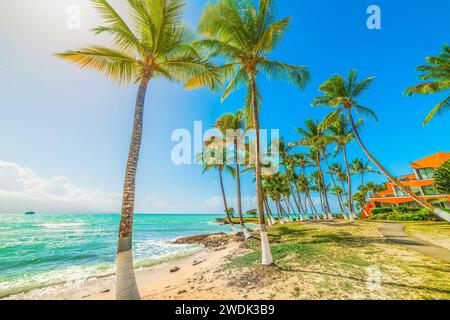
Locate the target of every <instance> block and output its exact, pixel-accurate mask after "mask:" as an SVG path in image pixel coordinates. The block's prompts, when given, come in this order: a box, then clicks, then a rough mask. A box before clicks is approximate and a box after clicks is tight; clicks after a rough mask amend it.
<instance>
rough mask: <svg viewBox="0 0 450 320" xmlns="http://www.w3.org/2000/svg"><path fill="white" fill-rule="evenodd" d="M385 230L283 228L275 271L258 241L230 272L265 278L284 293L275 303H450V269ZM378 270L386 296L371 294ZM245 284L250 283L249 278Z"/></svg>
mask: <svg viewBox="0 0 450 320" xmlns="http://www.w3.org/2000/svg"><path fill="white" fill-rule="evenodd" d="M415 225H416V226H419V227H421V228H425V229H426V228H428V227H429V226H434V230H440V229H442V232H448V228H449V227H448V226H447V225H442V224H440V223H432V222H426V223H422V222H421V223H415ZM379 226H380V224H378V223H375V222H363V221H359V222H357V223H355V224H354V225H350V224H346V223H344V222H335V223H308V224H302V223H292V224H285V225H277V226H275V227H273V228H271V229H270V230H269V239H270V242H271V249H272V255H273V257H274V260H275V263H276V266H275V267H274V269H273V270H271V272H267V270H264V269H263V268H261V266H260V264H259V262H260V259H261V252H260V243H259V242H258V241H250V242H247V243H246V244H245V247H246V248H247V253H246V254H244V255H241V256H239V257H236V258H234V259H233V260H231V261H230V263H229V264H228V265H227V267H226V268H227V269H228V270H234V272H233V274H235V275H241V276H242V277H250V276H251V277H252V278H255V279H256V278H258V273H261V274H262V276H261V278H263V280H262V282H263V283H262V284H261V285H262V286H266V287H272V290H275V292H278V293H273V294H275V298H285V299H286V298H287V299H290V298H295V299H297V298H300V299H342V298H346V299H450V279H449V278H448V274H449V272H450V265H449V264H448V263H446V262H445V261H441V260H437V259H433V258H431V257H427V256H424V255H422V254H420V253H417V252H415V251H411V250H409V249H406V248H404V247H402V246H401V245H396V244H393V243H390V242H388V241H387V240H385V239H384V238H383V237H382V236H381V234H380V233H379V232H378V228H379ZM440 232H441V231H439V233H440ZM374 267H375V268H378V269H379V270H381V273H382V278H383V287H382V289H381V290H380V291H371V290H369V289H368V288H367V285H366V282H367V277H368V270H370V268H374ZM237 270H240V272H237V273H236V271H237ZM236 277H239V276H236ZM264 279H266V280H264ZM237 281H238V280H237ZM264 281H265V282H264ZM238 282H239V281H238ZM239 283H246V282H245V279H244V280H243V281H241V282H239ZM299 284H303V285H299ZM275 285H277V288H275V287H274V286H275ZM283 288H285V289H286V290H287V291H288V292H290V293H289V294H290V296H289V295H288V296H286V295H284V294H282V293H279V292H284V291H286V290H285V289H283ZM266 289H267V288H266ZM298 289H300V290H298ZM269 291H270V290H269Z"/></svg>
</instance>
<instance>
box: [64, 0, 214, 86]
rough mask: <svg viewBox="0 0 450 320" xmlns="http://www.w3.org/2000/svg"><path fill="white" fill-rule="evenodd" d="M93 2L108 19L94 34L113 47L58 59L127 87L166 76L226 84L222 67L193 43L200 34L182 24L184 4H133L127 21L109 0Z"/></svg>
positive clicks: (173, 0) (175, 0)
mask: <svg viewBox="0 0 450 320" xmlns="http://www.w3.org/2000/svg"><path fill="white" fill-rule="evenodd" d="M91 2H92V4H93V6H94V8H95V9H96V10H97V12H98V13H99V15H100V17H101V18H102V20H103V24H102V25H101V26H100V27H97V28H95V29H94V30H93V32H94V33H95V34H96V35H99V34H108V35H109V36H110V37H111V39H112V43H111V44H110V45H109V46H108V47H105V46H101V45H94V46H90V47H87V48H83V49H79V50H70V51H66V52H63V53H58V54H56V56H57V57H60V58H63V59H65V60H68V61H70V62H72V63H74V64H77V65H78V66H80V67H82V68H90V69H94V70H96V71H98V72H100V73H103V74H104V75H106V77H108V78H110V79H113V80H116V81H118V82H120V83H125V84H128V83H130V82H140V81H141V80H143V79H147V80H151V79H157V78H163V79H167V80H170V81H177V82H184V83H186V82H187V81H189V83H190V84H191V85H192V84H193V83H194V84H195V87H205V86H208V87H210V88H211V89H214V88H216V87H217V86H221V85H222V78H221V77H220V76H219V74H218V70H217V68H215V66H214V65H213V64H211V63H209V62H208V58H207V56H206V55H202V52H200V51H199V50H197V48H194V46H193V45H192V41H193V40H195V35H194V33H193V32H191V31H190V30H189V29H188V28H187V27H186V25H185V23H184V21H183V13H184V8H185V5H186V3H185V1H184V0H167V1H157V0H133V1H128V5H129V12H130V17H129V18H128V19H126V18H122V17H121V15H120V14H119V13H118V12H117V11H116V10H115V9H114V8H113V7H112V6H111V5H110V4H109V2H108V1H106V0H92V1H91ZM128 22H129V24H128Z"/></svg>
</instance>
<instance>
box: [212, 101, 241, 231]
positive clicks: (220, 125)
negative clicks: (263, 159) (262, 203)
mask: <svg viewBox="0 0 450 320" xmlns="http://www.w3.org/2000/svg"><path fill="white" fill-rule="evenodd" d="M245 119H246V118H245V114H244V112H243V111H241V110H239V111H237V112H236V113H227V114H224V115H223V116H221V117H220V118H219V119H218V120H217V121H216V124H215V125H214V127H215V128H217V129H218V130H219V131H220V132H221V133H222V134H223V135H224V137H226V143H227V144H231V146H232V147H233V154H234V159H233V160H234V164H235V174H234V176H235V178H236V192H237V209H238V216H239V223H240V225H241V228H242V230H243V231H246V230H247V229H246V227H245V224H244V216H243V213H242V195H241V173H240V170H241V169H240V164H241V162H242V159H241V157H240V152H241V151H245V150H243V149H245V145H244V141H243V139H244V135H245V131H246V129H247V128H246V126H245Z"/></svg>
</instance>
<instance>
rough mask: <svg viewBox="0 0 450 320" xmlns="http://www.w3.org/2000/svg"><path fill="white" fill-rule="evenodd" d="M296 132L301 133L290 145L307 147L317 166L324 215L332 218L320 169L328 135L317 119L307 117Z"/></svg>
mask: <svg viewBox="0 0 450 320" xmlns="http://www.w3.org/2000/svg"><path fill="white" fill-rule="evenodd" d="M296 130H297V132H298V133H299V134H300V135H301V139H300V140H299V141H298V142H294V143H291V144H290V146H291V147H293V146H305V147H308V148H309V150H310V152H309V154H308V156H309V157H310V158H311V160H312V161H313V162H314V163H315V164H316V167H317V170H318V172H317V179H318V184H317V186H318V187H319V188H318V189H319V190H318V191H319V195H320V197H321V199H323V205H322V207H323V210H324V215H326V217H327V218H328V219H330V220H332V219H333V218H334V217H333V214H332V213H331V208H330V204H329V201H328V194H327V188H326V182H325V177H324V174H323V170H322V164H321V163H322V159H323V157H324V156H326V155H325V152H324V149H325V146H326V144H327V143H328V141H327V140H328V137H327V136H325V133H324V130H323V129H322V126H321V124H320V123H319V122H318V121H314V120H312V119H308V120H306V121H305V128H297V129H296Z"/></svg>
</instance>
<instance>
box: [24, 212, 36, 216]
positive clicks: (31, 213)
mask: <svg viewBox="0 0 450 320" xmlns="http://www.w3.org/2000/svg"><path fill="white" fill-rule="evenodd" d="M25 214H26V215H28V216H30V215H33V214H36V212H33V211H28V212H25Z"/></svg>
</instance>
